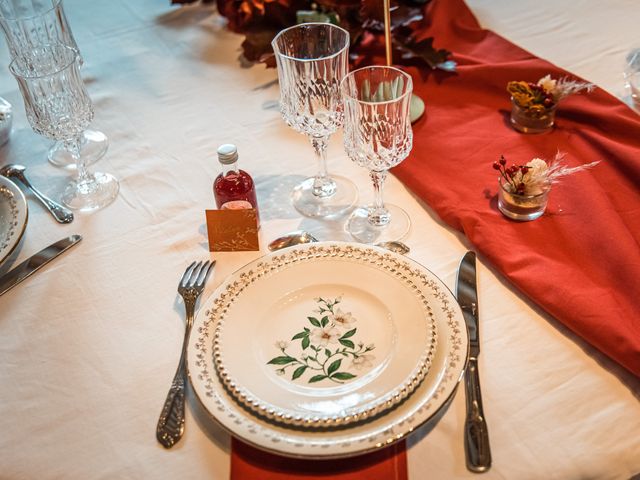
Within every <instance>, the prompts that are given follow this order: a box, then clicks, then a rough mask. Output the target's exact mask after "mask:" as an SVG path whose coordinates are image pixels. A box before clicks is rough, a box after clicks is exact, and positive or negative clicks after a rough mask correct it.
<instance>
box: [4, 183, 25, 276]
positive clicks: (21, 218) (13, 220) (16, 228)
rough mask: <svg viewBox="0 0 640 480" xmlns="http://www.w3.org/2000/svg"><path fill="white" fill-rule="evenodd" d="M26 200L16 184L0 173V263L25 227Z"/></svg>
mask: <svg viewBox="0 0 640 480" xmlns="http://www.w3.org/2000/svg"><path fill="white" fill-rule="evenodd" d="M28 212H29V210H28V208H27V201H26V199H25V198H24V194H23V193H22V191H21V190H20V189H19V188H18V186H17V185H16V184H15V183H13V182H12V181H11V180H9V179H8V178H6V177H3V176H1V175H0V264H1V263H2V262H4V261H5V260H6V259H7V258H8V257H9V255H11V253H12V252H13V251H14V250H15V248H16V247H17V246H18V244H19V243H20V239H21V238H22V235H23V234H24V231H25V229H26V228H27V217H28V216H29V215H28Z"/></svg>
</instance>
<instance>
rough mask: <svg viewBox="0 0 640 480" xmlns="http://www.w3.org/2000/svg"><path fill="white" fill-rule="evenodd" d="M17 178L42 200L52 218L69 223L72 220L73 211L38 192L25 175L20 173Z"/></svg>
mask: <svg viewBox="0 0 640 480" xmlns="http://www.w3.org/2000/svg"><path fill="white" fill-rule="evenodd" d="M18 178H20V181H21V182H22V183H24V184H25V186H26V187H27V188H28V189H29V190H31V191H32V192H33V194H34V195H35V196H36V198H37V199H38V200H40V202H42V204H43V205H44V206H45V207H46V208H47V210H49V212H51V215H53V218H55V219H56V221H57V222H58V223H71V222H72V221H73V213H72V212H71V210H69V209H68V208H65V207H63V206H62V205H60V204H59V203H56V202H54V201H53V200H51V199H50V198H49V197H47V196H46V195H44V194H43V193H40V191H39V190H38V189H36V188H35V187H34V186H33V185H31V183H30V182H29V180H27V177H25V176H24V175H20V176H19V177H18Z"/></svg>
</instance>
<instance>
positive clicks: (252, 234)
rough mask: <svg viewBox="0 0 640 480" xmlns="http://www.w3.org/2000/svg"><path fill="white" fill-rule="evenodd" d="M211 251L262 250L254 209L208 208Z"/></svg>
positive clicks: (208, 231)
mask: <svg viewBox="0 0 640 480" xmlns="http://www.w3.org/2000/svg"><path fill="white" fill-rule="evenodd" d="M206 215H207V233H208V235H209V251H210V252H241V251H257V250H260V244H259V242H258V219H257V216H256V211H255V210H254V209H241V210H226V209H225V210H206Z"/></svg>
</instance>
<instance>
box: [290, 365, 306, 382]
mask: <svg viewBox="0 0 640 480" xmlns="http://www.w3.org/2000/svg"><path fill="white" fill-rule="evenodd" d="M306 369H307V366H306V365H303V366H301V367H298V368H296V369H295V371H294V372H293V375H291V380H295V379H296V378H298V377H299V376H300V375H302V374H303V373H304V371H305V370H306Z"/></svg>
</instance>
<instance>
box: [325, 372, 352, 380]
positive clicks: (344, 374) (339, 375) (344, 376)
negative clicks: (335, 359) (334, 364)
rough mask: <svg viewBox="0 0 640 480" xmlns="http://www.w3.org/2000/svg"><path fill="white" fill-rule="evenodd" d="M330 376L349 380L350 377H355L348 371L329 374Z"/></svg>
mask: <svg viewBox="0 0 640 480" xmlns="http://www.w3.org/2000/svg"><path fill="white" fill-rule="evenodd" d="M331 378H335V379H336V380H351V379H352V378H356V375H354V374H352V373H349V372H338V373H334V374H333V375H331Z"/></svg>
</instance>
